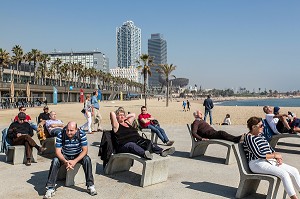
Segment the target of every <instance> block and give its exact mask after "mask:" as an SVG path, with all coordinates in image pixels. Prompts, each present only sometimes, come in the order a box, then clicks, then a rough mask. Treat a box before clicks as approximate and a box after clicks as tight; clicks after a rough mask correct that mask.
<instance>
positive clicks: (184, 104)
mask: <svg viewBox="0 0 300 199" xmlns="http://www.w3.org/2000/svg"><path fill="white" fill-rule="evenodd" d="M182 107H183V111H186V109H185V107H186V102H185V101H184V100H183V101H182Z"/></svg>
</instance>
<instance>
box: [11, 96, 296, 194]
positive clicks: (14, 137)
mask: <svg viewBox="0 0 300 199" xmlns="http://www.w3.org/2000/svg"><path fill="white" fill-rule="evenodd" d="M92 103H93V100H90V96H87V100H86V102H85V109H86V113H85V114H86V118H87V123H88V124H87V125H89V124H91V121H90V119H89V118H91V117H92V115H96V114H97V113H96V112H97V110H99V107H98V109H96V108H97V106H93V105H92ZM204 104H206V105H207V106H208V107H209V108H210V110H209V109H205V113H207V114H208V113H210V116H211V109H212V108H213V103H212V101H210V97H208V98H207V101H206V103H204ZM95 107H96V108H95ZM205 107H206V106H205ZM95 109H96V111H95ZM279 109H280V108H279V107H274V108H272V107H269V106H265V107H263V111H264V112H265V113H266V121H267V122H268V124H269V125H270V127H271V128H272V130H273V131H274V132H275V133H293V132H295V129H296V130H297V128H299V127H298V126H297V119H296V118H295V116H294V115H293V114H292V113H291V114H292V115H291V114H280V113H279ZM193 115H194V118H195V119H194V121H193V123H192V125H191V127H192V128H191V129H192V135H193V136H194V137H195V138H196V139H197V140H198V141H204V142H205V141H207V140H209V139H224V140H228V141H232V142H233V143H242V144H243V147H244V151H245V154H246V157H247V160H248V165H249V168H250V170H251V171H252V172H254V173H263V174H271V175H275V176H278V177H279V178H280V179H281V180H282V182H283V186H284V188H285V191H286V192H287V194H288V195H289V197H290V198H292V199H296V198H297V195H296V190H297V191H298V192H299V191H300V175H299V172H298V170H297V169H296V168H295V167H292V166H290V165H288V164H286V163H284V162H283V158H282V155H281V154H280V153H278V152H275V150H274V149H273V148H272V147H271V146H270V145H269V143H268V141H267V140H266V139H265V138H264V137H263V136H262V134H263V129H264V125H263V123H262V118H259V117H251V118H249V119H248V121H247V127H248V129H249V132H247V133H245V134H242V135H239V136H234V135H231V134H229V133H227V132H225V131H223V130H215V129H214V128H213V127H212V126H211V125H210V124H208V123H207V122H206V121H205V116H206V115H205V116H204V117H203V114H202V112H201V111H199V110H197V111H195V112H194V113H193ZM48 116H49V118H48ZM291 116H293V117H292V120H291V121H288V120H287V118H288V117H291ZM226 118H230V116H229V117H226ZM226 118H225V119H226ZM16 119H17V121H15V122H13V123H12V124H11V125H10V127H9V130H8V138H9V139H10V140H11V143H12V144H13V145H19V144H22V145H23V144H24V145H25V148H26V157H27V164H30V157H31V150H32V147H35V148H37V150H38V151H39V152H42V151H43V150H45V149H44V148H43V147H42V146H38V145H37V144H36V143H35V142H34V140H33V139H32V138H31V137H32V135H33V129H32V127H31V126H30V124H29V123H28V122H26V121H30V120H29V118H28V117H27V116H26V114H25V113H24V110H20V113H19V114H18V115H17V118H16ZM98 119H99V120H101V116H100V117H99V116H98ZM38 120H39V121H40V122H45V125H46V128H47V129H48V131H49V133H50V134H51V135H52V136H55V137H56V150H55V153H56V157H55V158H54V159H53V160H52V162H51V166H50V170H49V175H48V180H47V183H46V189H47V191H46V194H45V196H44V198H51V197H52V196H53V195H54V193H55V183H56V178H57V174H58V170H59V168H60V166H61V165H64V166H65V167H66V169H67V170H69V169H74V167H75V165H76V164H77V163H80V164H82V165H83V169H84V172H85V176H86V186H87V190H88V192H89V193H90V194H91V195H96V194H97V191H96V189H95V185H94V178H93V174H92V164H91V159H90V157H89V156H88V155H87V151H88V142H87V137H86V133H85V132H84V131H82V129H81V128H78V127H77V124H76V122H74V121H71V122H68V124H67V125H66V126H65V127H64V124H63V123H62V122H61V121H60V120H57V119H56V113H55V112H54V111H51V112H50V113H49V115H48V107H45V108H44V113H43V114H40V116H39V119H38ZM154 120H155V118H154V117H152V116H151V114H149V113H148V112H147V107H145V106H142V107H141V113H140V114H139V116H138V123H139V125H140V126H141V127H142V128H149V129H151V131H153V132H155V133H156V134H157V135H158V137H159V138H160V139H161V141H162V142H163V143H164V144H165V145H166V146H172V145H173V144H174V141H172V140H169V138H168V136H167V135H166V132H165V131H164V129H162V128H161V127H160V125H159V124H157V123H153V121H154ZM110 121H111V126H112V132H113V135H114V138H115V141H116V144H117V145H116V146H117V147H116V151H117V152H118V153H133V154H136V155H138V156H140V157H143V158H146V159H150V160H151V159H152V158H153V155H152V153H151V152H153V153H156V154H159V155H161V156H163V157H165V156H167V155H170V154H173V153H174V152H175V147H170V148H166V149H163V148H161V147H159V146H157V145H156V144H153V143H151V145H152V146H151V151H149V150H148V149H145V148H143V147H142V146H140V145H139V144H138V141H139V140H140V139H141V136H140V134H139V133H138V129H137V128H135V127H134V126H133V123H134V122H135V121H136V120H135V113H129V114H126V112H125V110H124V108H119V109H118V110H116V111H115V112H110ZM293 122H294V124H293V125H294V126H292V128H291V125H292V123H293ZM210 123H212V119H211V120H210ZM299 124H300V122H299ZM87 125H86V124H85V125H83V126H82V127H88V126H87ZM58 128H59V129H60V130H58ZM98 128H99V126H98ZM97 130H99V129H97ZM92 131H93V130H91V129H90V128H89V127H88V133H91V132H92Z"/></svg>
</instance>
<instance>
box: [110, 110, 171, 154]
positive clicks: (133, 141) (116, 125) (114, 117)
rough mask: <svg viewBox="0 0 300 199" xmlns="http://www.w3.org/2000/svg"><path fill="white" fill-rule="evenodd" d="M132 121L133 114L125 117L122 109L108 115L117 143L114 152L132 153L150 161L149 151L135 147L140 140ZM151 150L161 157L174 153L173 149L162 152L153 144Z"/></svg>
mask: <svg viewBox="0 0 300 199" xmlns="http://www.w3.org/2000/svg"><path fill="white" fill-rule="evenodd" d="M134 119H135V114H134V113H130V114H128V115H127V116H126V115H125V111H124V109H118V110H117V111H116V113H115V112H111V113H110V121H111V125H112V129H113V132H114V133H115V138H116V142H117V147H116V148H117V149H116V150H117V152H118V153H132V154H135V155H138V156H140V157H144V158H146V159H152V158H153V156H152V154H151V153H150V152H149V151H146V150H145V149H143V148H142V147H140V146H139V145H137V141H138V140H139V139H141V136H140V135H139V133H138V130H137V129H136V128H134V127H132V125H131V124H132V122H133V121H134ZM152 150H153V152H154V153H156V154H160V155H161V156H163V157H165V156H167V155H170V154H173V153H174V152H175V148H174V147H171V148H168V149H165V150H163V149H162V148H160V147H158V146H157V145H153V144H152Z"/></svg>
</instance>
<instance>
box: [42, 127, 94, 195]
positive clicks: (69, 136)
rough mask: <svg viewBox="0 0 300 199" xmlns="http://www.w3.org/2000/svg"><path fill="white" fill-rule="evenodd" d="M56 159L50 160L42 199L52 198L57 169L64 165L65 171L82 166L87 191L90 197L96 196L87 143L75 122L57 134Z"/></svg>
mask: <svg viewBox="0 0 300 199" xmlns="http://www.w3.org/2000/svg"><path fill="white" fill-rule="evenodd" d="M55 153H56V157H55V158H54V159H53V160H52V162H51V166H50V170H49V174H48V180H47V183H46V189H47V191H46V193H45V195H44V197H43V198H44V199H48V198H52V196H54V194H55V186H56V179H57V174H58V171H59V168H60V167H61V165H65V167H66V170H67V171H68V170H70V169H74V167H75V165H76V164H77V163H80V164H82V167H83V170H84V173H85V179H86V186H87V191H88V192H89V194H90V195H92V196H94V195H97V191H96V189H95V186H94V177H93V172H92V162H91V158H90V157H89V156H88V155H87V153H88V142H87V139H86V134H85V133H84V132H83V131H81V130H79V129H78V128H77V124H76V122H69V123H68V125H67V127H66V128H65V129H64V130H63V131H62V132H60V133H58V135H57V138H56V144H55Z"/></svg>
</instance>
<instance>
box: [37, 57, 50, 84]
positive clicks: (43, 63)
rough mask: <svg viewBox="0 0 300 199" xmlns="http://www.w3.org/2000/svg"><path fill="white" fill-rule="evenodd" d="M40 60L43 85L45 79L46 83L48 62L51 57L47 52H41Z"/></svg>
mask: <svg viewBox="0 0 300 199" xmlns="http://www.w3.org/2000/svg"><path fill="white" fill-rule="evenodd" d="M39 60H40V61H41V62H42V63H41V64H40V66H42V67H43V68H42V70H41V71H42V85H43V84H44V81H45V83H46V71H47V63H48V62H49V61H50V57H49V56H48V55H46V54H41V55H40V58H39Z"/></svg>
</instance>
